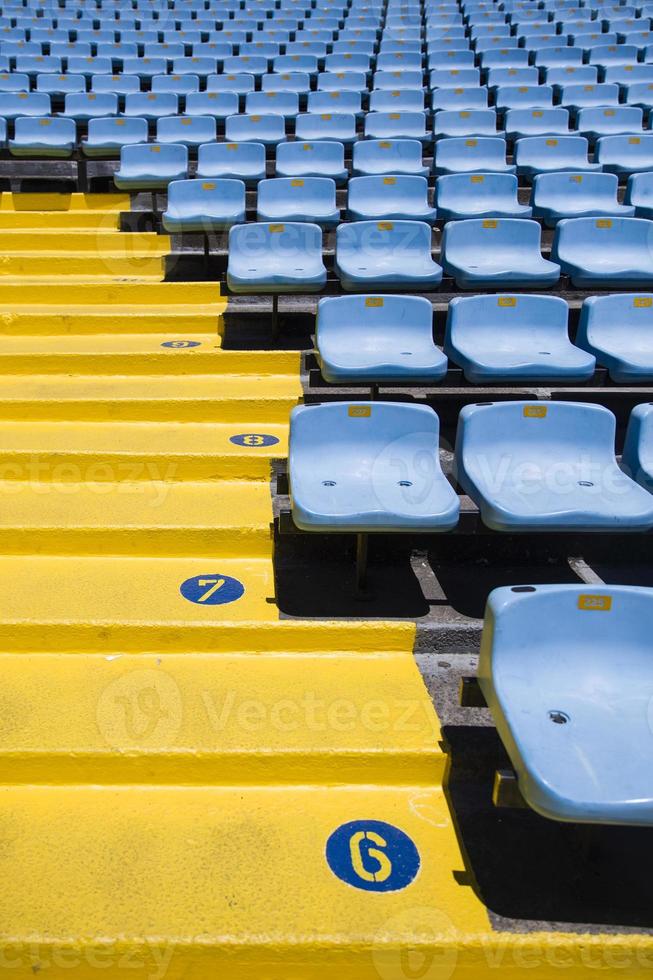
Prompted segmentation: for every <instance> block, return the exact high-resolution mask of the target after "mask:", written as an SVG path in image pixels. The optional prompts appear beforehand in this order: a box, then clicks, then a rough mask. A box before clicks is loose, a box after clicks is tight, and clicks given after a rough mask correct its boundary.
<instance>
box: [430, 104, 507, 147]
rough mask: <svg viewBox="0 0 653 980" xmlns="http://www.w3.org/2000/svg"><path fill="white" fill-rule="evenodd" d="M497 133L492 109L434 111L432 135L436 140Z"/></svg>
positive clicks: (494, 134)
mask: <svg viewBox="0 0 653 980" xmlns="http://www.w3.org/2000/svg"><path fill="white" fill-rule="evenodd" d="M497 135H498V134H497V116H496V112H495V111H494V109H464V110H458V111H454V110H446V109H443V110H442V111H441V112H436V113H435V117H434V120H433V136H434V138H435V139H436V140H441V139H456V138H457V137H475V138H478V137H481V136H490V137H492V136H497Z"/></svg>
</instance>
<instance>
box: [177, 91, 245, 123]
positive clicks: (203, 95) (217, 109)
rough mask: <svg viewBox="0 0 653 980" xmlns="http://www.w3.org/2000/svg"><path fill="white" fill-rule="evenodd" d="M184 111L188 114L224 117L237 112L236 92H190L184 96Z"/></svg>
mask: <svg viewBox="0 0 653 980" xmlns="http://www.w3.org/2000/svg"><path fill="white" fill-rule="evenodd" d="M186 112H187V113H188V115H189V116H213V118H214V119H226V118H227V116H234V115H237V114H238V94H237V93H236V92H190V93H189V94H188V95H187V96H186Z"/></svg>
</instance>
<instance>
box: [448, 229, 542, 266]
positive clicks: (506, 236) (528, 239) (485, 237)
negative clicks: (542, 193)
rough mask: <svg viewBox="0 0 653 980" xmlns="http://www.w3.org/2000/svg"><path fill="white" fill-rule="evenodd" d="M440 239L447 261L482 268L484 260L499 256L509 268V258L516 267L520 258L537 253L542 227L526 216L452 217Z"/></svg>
mask: <svg viewBox="0 0 653 980" xmlns="http://www.w3.org/2000/svg"><path fill="white" fill-rule="evenodd" d="M445 232H446V233H445V236H444V238H443V241H442V251H443V256H444V258H445V259H446V261H447V262H451V263H456V265H461V266H471V267H475V268H481V266H482V263H483V260H484V259H485V258H488V257H490V258H491V259H492V260H494V259H495V258H496V257H497V256H498V255H501V256H502V259H503V260H505V261H506V262H507V264H508V267H509V268H510V258H511V257H512V261H513V262H514V263H515V268H519V262H520V259H522V258H524V257H526V256H528V255H533V254H534V253H536V254H537V255H538V256H540V250H541V229H540V225H539V224H538V222H537V221H531V220H530V219H528V218H470V219H468V220H466V221H452V222H449V224H448V225H447V226H446V229H445Z"/></svg>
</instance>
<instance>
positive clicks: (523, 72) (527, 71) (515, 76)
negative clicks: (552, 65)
mask: <svg viewBox="0 0 653 980" xmlns="http://www.w3.org/2000/svg"><path fill="white" fill-rule="evenodd" d="M539 74H540V73H539V70H538V69H537V68H535V67H534V66H533V65H529V66H528V67H527V68H490V70H489V71H488V73H487V87H488V88H489V89H495V90H496V89H498V88H499V86H500V85H529V86H530V85H537V84H538V83H539Z"/></svg>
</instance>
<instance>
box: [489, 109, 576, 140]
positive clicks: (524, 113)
mask: <svg viewBox="0 0 653 980" xmlns="http://www.w3.org/2000/svg"><path fill="white" fill-rule="evenodd" d="M503 128H504V130H505V133H506V139H511V140H518V139H525V138H527V137H529V136H566V135H568V134H569V110H568V109H564V108H563V107H562V106H555V108H547V109H508V111H507V112H506V115H505V118H504V122H503Z"/></svg>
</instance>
